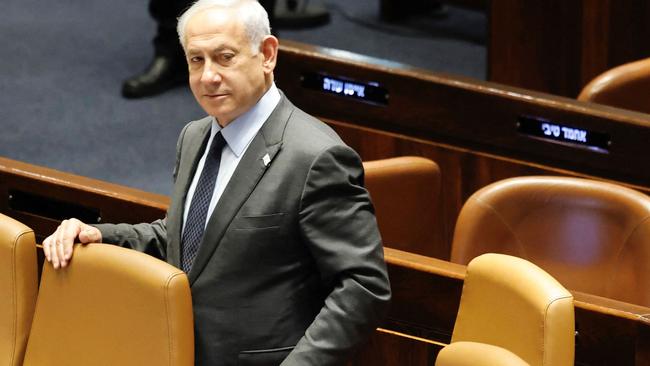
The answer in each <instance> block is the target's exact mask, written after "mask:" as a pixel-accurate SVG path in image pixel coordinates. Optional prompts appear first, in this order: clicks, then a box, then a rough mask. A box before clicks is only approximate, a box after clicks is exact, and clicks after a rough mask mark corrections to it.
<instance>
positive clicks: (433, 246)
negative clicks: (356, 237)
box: [363, 156, 449, 259]
mask: <svg viewBox="0 0 650 366" xmlns="http://www.w3.org/2000/svg"><path fill="white" fill-rule="evenodd" d="M363 167H364V170H365V186H366V188H367V189H368V191H369V192H370V197H371V198H372V201H373V204H374V206H375V211H376V212H375V213H376V216H377V223H378V225H379V231H380V232H381V236H382V239H383V241H384V245H385V246H387V247H390V248H395V249H400V250H404V251H407V252H411V253H417V254H421V255H427V256H431V257H438V258H441V259H447V258H448V255H449V253H448V252H449V249H448V248H449V247H448V244H447V245H444V244H443V242H442V239H441V238H442V232H441V228H440V226H439V222H440V221H441V217H440V214H439V212H440V209H439V205H440V198H439V195H440V169H439V168H438V165H437V164H436V163H434V162H433V161H431V160H429V159H425V158H421V157H415V156H402V157H397V158H391V159H383V160H375V161H366V162H364V163H363Z"/></svg>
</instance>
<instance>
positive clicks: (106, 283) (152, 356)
mask: <svg viewBox="0 0 650 366" xmlns="http://www.w3.org/2000/svg"><path fill="white" fill-rule="evenodd" d="M193 328H194V326H193V316H192V302H191V295H190V288H189V283H188V280H187V276H186V275H185V273H183V272H182V271H181V270H180V269H177V268H175V267H173V266H171V265H169V264H167V263H165V262H162V261H160V260H158V259H155V258H153V257H151V256H148V255H146V254H143V253H139V252H136V251H134V250H130V249H125V248H120V247H116V246H112V245H105V244H89V245H84V246H81V245H77V246H76V247H75V250H74V256H73V258H72V261H71V262H70V265H69V266H68V267H66V268H64V269H59V270H54V269H52V266H51V265H50V264H49V263H47V262H46V263H45V265H44V268H43V275H42V277H41V285H40V290H39V295H38V300H37V305H36V312H35V315H34V323H33V326H32V330H31V334H30V338H29V342H28V344H27V352H26V355H25V363H24V365H25V366H32V365H33V366H50V365H51V366H54V365H66V366H81V365H99V364H101V365H121V366H123V365H134V366H135V365H168V366H176V365H178V366H190V365H193V364H194V334H193Z"/></svg>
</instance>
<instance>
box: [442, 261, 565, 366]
mask: <svg viewBox="0 0 650 366" xmlns="http://www.w3.org/2000/svg"><path fill="white" fill-rule="evenodd" d="M574 334H575V327H574V310H573V297H572V295H571V293H570V292H569V291H567V290H566V289H565V288H564V287H562V285H560V283H559V282H558V281H556V280H555V279H554V278H553V277H551V276H550V275H549V274H548V273H546V272H545V271H543V270H542V269H541V268H539V267H537V266H536V265H534V264H532V263H530V262H528V261H526V260H523V259H521V258H517V257H513V256H508V255H503V254H494V253H489V254H484V255H481V256H479V257H477V258H474V259H473V260H472V261H471V262H470V263H469V265H468V266H467V276H466V277H465V282H464V285H463V292H462V295H461V300H460V307H459V309H458V316H457V317H456V323H455V325H454V331H453V335H452V339H451V342H452V344H453V343H455V342H461V341H466V342H477V343H485V344H490V345H493V346H497V347H501V348H504V349H506V350H508V351H510V352H512V353H514V354H515V355H517V356H518V357H520V358H521V359H522V360H524V361H525V362H526V363H528V364H530V365H553V366H563V365H567V366H568V365H573V358H574V348H575V339H574V337H575V335H574Z"/></svg>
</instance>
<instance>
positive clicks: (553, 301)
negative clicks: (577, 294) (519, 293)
mask: <svg viewBox="0 0 650 366" xmlns="http://www.w3.org/2000/svg"><path fill="white" fill-rule="evenodd" d="M566 299H573V296H572V295H569V296H562V297H558V298H557V299H553V300H551V302H549V303H548V304H546V309H545V310H544V324H543V328H542V330H543V331H544V344H542V365H547V364H548V363H547V359H546V357H547V356H548V353H547V352H545V347H546V343H548V342H547V341H546V337H547V336H548V335H547V334H546V324H547V320H548V319H547V318H548V310H549V308H550V307H551V305H553V303H555V302H556V301H560V300H566Z"/></svg>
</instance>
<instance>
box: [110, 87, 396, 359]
mask: <svg viewBox="0 0 650 366" xmlns="http://www.w3.org/2000/svg"><path fill="white" fill-rule="evenodd" d="M210 123H211V118H204V119H202V120H199V121H194V122H191V123H189V124H188V125H187V126H186V127H185V128H184V129H183V131H182V132H181V135H180V138H179V140H178V146H177V161H176V168H175V171H174V179H175V185H174V192H173V195H172V201H171V205H170V207H169V211H168V212H167V217H166V218H165V219H162V220H158V221H156V222H153V223H150V224H138V225H126V224H118V225H98V228H99V229H100V230H101V232H102V236H103V238H104V241H105V242H108V243H115V244H119V245H122V246H125V247H131V248H134V249H137V250H140V251H144V252H148V253H150V254H154V255H157V256H159V257H160V258H163V259H165V260H166V261H167V262H169V263H171V264H173V265H175V266H178V267H180V250H181V249H180V242H181V226H182V217H183V207H184V204H185V199H186V194H187V190H188V187H189V185H190V182H191V180H192V177H193V175H194V172H195V169H196V165H197V162H198V160H199V159H200V156H201V153H202V152H203V150H204V148H205V144H206V140H207V136H208V135H209V133H210ZM266 154H268V155H269V157H270V158H271V163H270V164H269V165H268V166H265V164H264V162H263V160H262V158H263V157H264V156H265V155H266ZM362 181H363V168H362V165H361V161H360V159H359V157H358V155H357V154H356V153H355V152H354V151H353V150H352V149H350V148H349V147H348V146H346V145H345V144H344V143H343V142H342V141H341V140H340V138H339V137H338V136H337V135H336V133H335V132H334V131H332V130H331V129H330V128H329V127H328V126H327V125H325V124H323V123H322V122H320V121H318V120H316V119H314V118H313V117H311V116H309V115H307V114H306V113H304V112H303V111H301V110H300V109H298V108H296V107H295V106H293V105H292V104H291V102H289V101H288V100H287V99H286V97H284V96H283V97H282V100H281V101H280V103H279V104H278V106H277V107H276V108H275V110H274V111H273V113H272V114H271V116H270V117H269V119H268V120H267V121H266V122H265V123H264V125H263V127H262V128H261V130H260V132H259V133H258V134H257V135H256V136H255V138H254V139H253V141H252V143H251V144H250V146H249V147H248V150H247V151H246V152H245V154H244V156H243V157H242V159H241V161H240V163H239V165H238V166H237V169H236V170H235V172H234V174H233V176H232V178H231V180H230V182H229V183H228V185H227V187H226V188H225V191H224V193H223V195H222V196H221V199H220V201H219V202H218V204H217V206H216V208H215V210H214V213H213V214H212V216H211V217H210V218H209V221H208V224H207V228H206V231H205V236H204V239H203V242H202V244H201V247H200V249H199V252H198V255H197V259H196V262H195V263H194V266H193V268H192V270H191V272H190V273H189V280H190V284H191V289H192V301H193V307H194V318H195V334H196V364H197V365H206V366H207V365H211V366H213V365H278V364H280V363H281V362H282V364H283V365H301V366H303V365H340V364H343V363H344V361H345V358H346V356H347V355H348V354H349V351H351V350H352V349H353V347H354V346H356V345H358V344H359V343H360V342H361V341H362V340H363V339H364V338H365V337H366V336H367V335H368V334H369V333H370V332H371V331H372V330H373V329H374V328H375V327H376V326H377V325H378V322H379V321H380V319H381V318H382V316H383V313H384V310H385V307H386V305H387V303H388V301H389V298H390V287H389V283H388V277H387V274H386V267H385V263H384V258H383V251H382V245H381V239H380V236H379V232H378V230H377V224H376V221H375V217H374V211H373V207H372V204H371V203H370V200H369V197H368V193H367V192H366V190H365V189H364V188H363V187H362V184H363V182H362ZM285 358H286V359H285ZM283 359H284V361H282V360H283Z"/></svg>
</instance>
